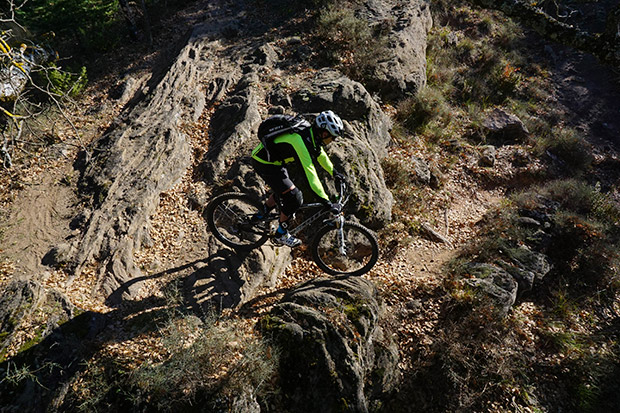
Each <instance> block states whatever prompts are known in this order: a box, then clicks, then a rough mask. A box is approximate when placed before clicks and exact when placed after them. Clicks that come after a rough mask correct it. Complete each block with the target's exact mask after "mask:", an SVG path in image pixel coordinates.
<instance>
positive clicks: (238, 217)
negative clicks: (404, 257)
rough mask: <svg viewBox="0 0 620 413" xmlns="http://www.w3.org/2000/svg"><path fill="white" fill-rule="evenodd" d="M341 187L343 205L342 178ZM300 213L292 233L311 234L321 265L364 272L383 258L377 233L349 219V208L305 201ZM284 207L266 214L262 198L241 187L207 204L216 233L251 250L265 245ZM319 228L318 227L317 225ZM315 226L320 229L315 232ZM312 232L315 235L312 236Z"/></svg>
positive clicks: (229, 243)
mask: <svg viewBox="0 0 620 413" xmlns="http://www.w3.org/2000/svg"><path fill="white" fill-rule="evenodd" d="M337 186H338V187H339V193H340V194H339V198H338V199H339V200H338V204H339V205H340V210H341V211H344V207H345V206H346V204H347V201H348V200H349V194H348V188H347V185H346V183H345V182H344V181H343V180H338V181H337ZM296 215H298V216H303V217H304V219H302V220H301V222H299V223H297V222H296V220H295V221H292V222H291V224H290V226H289V232H290V233H291V234H292V235H293V236H298V235H300V234H305V235H310V237H306V238H310V239H311V242H310V244H309V245H310V250H311V252H312V258H313V260H314V262H315V263H316V264H317V265H318V266H319V268H320V269H322V270H323V271H325V272H326V273H328V274H330V275H362V274H365V273H366V272H368V271H369V270H370V269H371V268H372V267H373V266H374V265H375V264H376V262H377V259H378V258H379V245H378V243H377V238H376V236H375V235H374V233H373V232H372V231H371V230H369V229H368V228H366V227H365V226H363V225H361V224H359V223H357V222H352V221H349V220H346V219H345V217H344V212H340V213H338V214H334V213H332V212H331V211H330V210H329V209H326V208H325V206H324V205H323V204H321V203H309V204H303V205H302V206H301V207H300V208H299V210H298V211H297V212H296ZM279 216H280V212H279V210H278V208H277V207H276V209H275V211H274V212H270V213H264V209H263V202H261V201H260V200H259V199H258V198H256V197H254V196H251V195H249V194H245V193H241V192H228V193H224V194H221V195H219V196H217V197H215V198H213V200H212V201H211V202H209V204H208V205H207V207H206V209H205V218H206V220H207V224H208V225H209V228H210V230H211V231H212V232H213V235H214V236H215V237H216V238H217V239H218V240H219V241H221V242H222V243H223V244H225V245H227V246H229V247H231V248H234V249H237V250H245V251H249V250H252V249H254V248H258V247H260V246H261V245H263V244H264V243H265V242H267V240H269V239H270V238H271V237H273V236H274V235H275V230H276V228H277V226H278V217H279ZM317 228H318V229H317ZM312 229H316V232H315V233H314V234H311V232H312ZM312 235H313V236H312Z"/></svg>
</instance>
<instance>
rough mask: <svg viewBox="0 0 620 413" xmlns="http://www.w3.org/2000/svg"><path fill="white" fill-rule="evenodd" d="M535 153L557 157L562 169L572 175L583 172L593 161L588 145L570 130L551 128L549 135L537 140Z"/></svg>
mask: <svg viewBox="0 0 620 413" xmlns="http://www.w3.org/2000/svg"><path fill="white" fill-rule="evenodd" d="M537 151H538V153H539V154H540V155H543V154H551V156H554V157H557V159H559V160H560V161H561V163H562V166H563V167H564V168H563V169H564V170H565V171H566V172H568V173H570V174H572V175H579V174H580V173H582V172H584V171H585V170H587V169H588V168H589V167H590V166H591V164H592V161H593V157H592V151H591V147H590V145H589V144H588V143H587V142H586V141H585V140H584V139H583V138H582V137H581V136H580V135H579V134H578V133H577V132H576V131H575V130H574V129H571V128H564V127H558V128H553V129H552V130H551V133H550V134H549V135H547V136H544V137H543V138H542V139H539V141H538V143H537Z"/></svg>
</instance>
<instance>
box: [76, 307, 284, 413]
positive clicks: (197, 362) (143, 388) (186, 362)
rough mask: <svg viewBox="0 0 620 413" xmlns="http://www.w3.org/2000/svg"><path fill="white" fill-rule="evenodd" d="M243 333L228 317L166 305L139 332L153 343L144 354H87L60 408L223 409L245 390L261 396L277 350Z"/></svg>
mask: <svg viewBox="0 0 620 413" xmlns="http://www.w3.org/2000/svg"><path fill="white" fill-rule="evenodd" d="M249 333H250V332H248V331H244V328H240V325H239V323H237V322H235V321H233V320H227V319H223V318H218V317H216V316H214V315H210V316H207V317H206V318H205V319H203V320H201V319H199V318H197V317H195V316H193V315H184V314H181V313H176V312H174V311H173V312H171V313H170V315H169V317H168V320H167V321H165V324H163V325H162V326H161V327H160V328H159V330H158V332H157V334H156V335H155V336H152V337H144V339H145V340H149V341H151V342H152V343H154V344H155V347H153V348H152V349H151V350H152V353H151V354H141V355H137V354H136V355H135V357H136V358H139V359H140V360H137V359H136V358H134V357H110V356H109V355H107V354H106V353H104V354H101V355H100V356H99V357H95V358H93V359H92V360H90V361H89V362H88V365H87V368H86V369H85V370H84V372H83V373H82V374H81V377H79V378H78V379H77V380H76V381H75V383H74V386H73V387H72V388H73V391H72V392H71V393H70V394H69V396H68V397H67V401H66V402H65V408H66V409H69V410H70V411H85V412H91V411H106V410H109V409H116V408H119V407H120V406H124V407H126V408H129V409H140V410H148V411H162V412H174V411H181V410H186V409H192V408H193V407H192V406H201V409H205V410H208V411H227V410H228V409H230V406H232V405H233V403H240V402H243V398H244V397H249V395H250V394H252V395H258V396H259V397H263V398H264V397H266V394H267V393H266V390H270V389H269V385H270V383H271V382H272V379H273V377H274V374H275V371H276V368H277V364H276V363H277V358H276V357H275V354H274V353H272V349H271V347H270V346H269V345H267V344H266V343H265V342H263V341H261V340H258V339H256V338H254V337H252V336H251V334H249Z"/></svg>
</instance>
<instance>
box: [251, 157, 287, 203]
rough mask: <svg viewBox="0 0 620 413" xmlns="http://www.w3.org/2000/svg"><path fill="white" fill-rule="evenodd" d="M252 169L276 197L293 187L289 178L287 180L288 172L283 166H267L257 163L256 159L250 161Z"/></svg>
mask: <svg viewBox="0 0 620 413" xmlns="http://www.w3.org/2000/svg"><path fill="white" fill-rule="evenodd" d="M252 167H253V168H254V170H255V171H256V173H257V174H259V175H260V177H261V178H263V179H264V180H265V182H267V185H269V187H270V188H271V189H272V190H273V192H275V193H276V195H280V194H282V193H283V192H285V191H287V190H288V189H289V188H291V187H293V186H295V184H294V183H293V181H291V178H289V176H288V171H287V170H286V168H285V167H284V166H278V165H267V164H264V163H260V162H258V161H257V160H256V159H252Z"/></svg>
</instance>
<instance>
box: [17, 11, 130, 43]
mask: <svg viewBox="0 0 620 413" xmlns="http://www.w3.org/2000/svg"><path fill="white" fill-rule="evenodd" d="M17 13H18V18H19V21H20V22H22V24H24V25H25V26H26V27H28V28H29V29H31V30H34V31H36V32H39V33H47V32H53V33H56V35H57V37H58V39H59V40H60V41H67V40H68V39H73V41H77V42H78V44H79V45H80V46H81V47H82V49H83V50H91V49H93V50H94V51H104V50H111V49H113V48H114V47H115V46H116V45H117V44H118V42H119V40H120V33H121V32H122V27H123V25H122V19H121V18H120V17H121V15H120V12H119V6H118V2H117V1H116V0H55V1H53V2H50V1H47V0H30V1H28V2H27V3H26V4H25V5H24V7H22V8H20V9H19V10H17Z"/></svg>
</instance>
